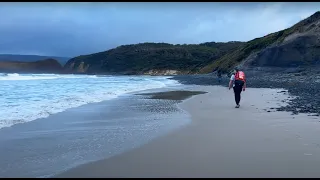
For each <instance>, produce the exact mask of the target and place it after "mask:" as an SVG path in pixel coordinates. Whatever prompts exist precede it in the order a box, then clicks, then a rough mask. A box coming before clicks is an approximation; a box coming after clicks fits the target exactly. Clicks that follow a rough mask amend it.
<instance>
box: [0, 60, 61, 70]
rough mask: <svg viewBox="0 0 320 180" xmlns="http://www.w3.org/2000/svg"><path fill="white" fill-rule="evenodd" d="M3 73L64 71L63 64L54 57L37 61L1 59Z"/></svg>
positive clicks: (0, 66)
mask: <svg viewBox="0 0 320 180" xmlns="http://www.w3.org/2000/svg"><path fill="white" fill-rule="evenodd" d="M0 72H3V73H63V72H64V69H63V67H62V65H61V64H60V63H59V62H58V61H57V60H54V59H45V60H41V61H35V62H19V61H0Z"/></svg>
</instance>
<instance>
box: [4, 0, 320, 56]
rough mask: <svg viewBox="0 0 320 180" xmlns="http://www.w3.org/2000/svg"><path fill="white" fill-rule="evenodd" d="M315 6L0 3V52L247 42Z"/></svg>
mask: <svg viewBox="0 0 320 180" xmlns="http://www.w3.org/2000/svg"><path fill="white" fill-rule="evenodd" d="M319 9H320V2H306V3H299V2H284V3H280V2H265V3H260V2H259V3H258V2H256V3H255V2H252V3H249V2H247V3H245V2H225V3H222V2H198V3H197V2H192V3H191V2H189V3H188V2H180V3H179V2H177V3H174V2H131V3H126V2H122V3H121V2H52V3H50V2H0V54H29V55H47V56H61V57H75V56H79V55H85V54H92V53H96V52H101V51H106V50H108V49H112V48H115V47H117V46H120V45H125V44H136V43H143V42H165V43H172V44H198V43H203V42H212V41H215V42H228V41H249V40H252V39H254V38H257V37H261V36H264V35H267V34H269V33H273V32H276V31H279V30H282V29H285V28H288V27H290V26H292V25H294V24H295V23H297V22H299V21H300V20H302V19H304V18H307V17H309V16H310V15H312V14H313V13H315V12H316V11H317V10H319Z"/></svg>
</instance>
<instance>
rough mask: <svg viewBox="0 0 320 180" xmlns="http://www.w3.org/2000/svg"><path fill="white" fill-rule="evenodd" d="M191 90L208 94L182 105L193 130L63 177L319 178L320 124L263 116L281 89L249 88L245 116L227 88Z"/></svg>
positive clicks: (308, 118) (283, 115)
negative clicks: (188, 114)
mask: <svg viewBox="0 0 320 180" xmlns="http://www.w3.org/2000/svg"><path fill="white" fill-rule="evenodd" d="M189 90H196V91H206V92H208V93H206V94H200V95H197V96H193V97H192V98H190V99H188V100H186V101H184V102H183V103H181V104H180V107H181V108H182V109H184V110H186V111H188V112H189V113H190V115H191V117H192V120H193V122H192V123H191V124H190V125H188V126H186V127H184V128H182V129H180V130H178V131H176V132H173V133H171V134H169V135H167V136H164V137H160V138H157V139H156V140H154V141H152V142H151V143H148V144H146V145H144V146H142V147H140V148H137V149H134V150H132V151H130V152H127V153H124V154H121V155H118V156H115V157H112V158H110V159H106V160H101V161H97V162H93V163H89V164H85V165H82V166H79V167H76V168H74V169H71V170H69V171H67V172H64V173H62V174H60V175H58V176H57V177H320V169H319V168H320V138H319V134H320V123H319V120H320V119H319V117H314V116H307V115H295V116H293V115H291V113H289V112H267V111H265V110H264V109H268V108H272V107H278V106H279V105H280V102H281V100H283V99H286V98H287V97H288V96H287V95H283V93H277V92H279V91H280V90H275V89H250V88H248V89H247V90H246V92H243V93H242V101H241V107H240V108H239V109H236V108H234V105H235V104H234V100H233V92H232V91H231V90H230V91H228V90H227V89H226V88H224V87H212V86H211V87H209V86H207V87H206V86H192V87H190V88H189ZM271 111H272V110H271Z"/></svg>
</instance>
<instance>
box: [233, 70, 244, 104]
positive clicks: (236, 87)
mask: <svg viewBox="0 0 320 180" xmlns="http://www.w3.org/2000/svg"><path fill="white" fill-rule="evenodd" d="M231 87H233V92H234V98H235V101H236V108H239V107H240V100H241V92H242V91H245V90H246V76H245V74H244V72H243V71H239V68H237V67H236V68H235V69H234V71H233V74H232V75H231V78H230V82H229V90H230V89H231Z"/></svg>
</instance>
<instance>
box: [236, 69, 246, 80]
mask: <svg viewBox="0 0 320 180" xmlns="http://www.w3.org/2000/svg"><path fill="white" fill-rule="evenodd" d="M235 80H240V81H244V82H245V81H246V75H245V74H244V72H242V71H238V72H237V73H236V75H235Z"/></svg>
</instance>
